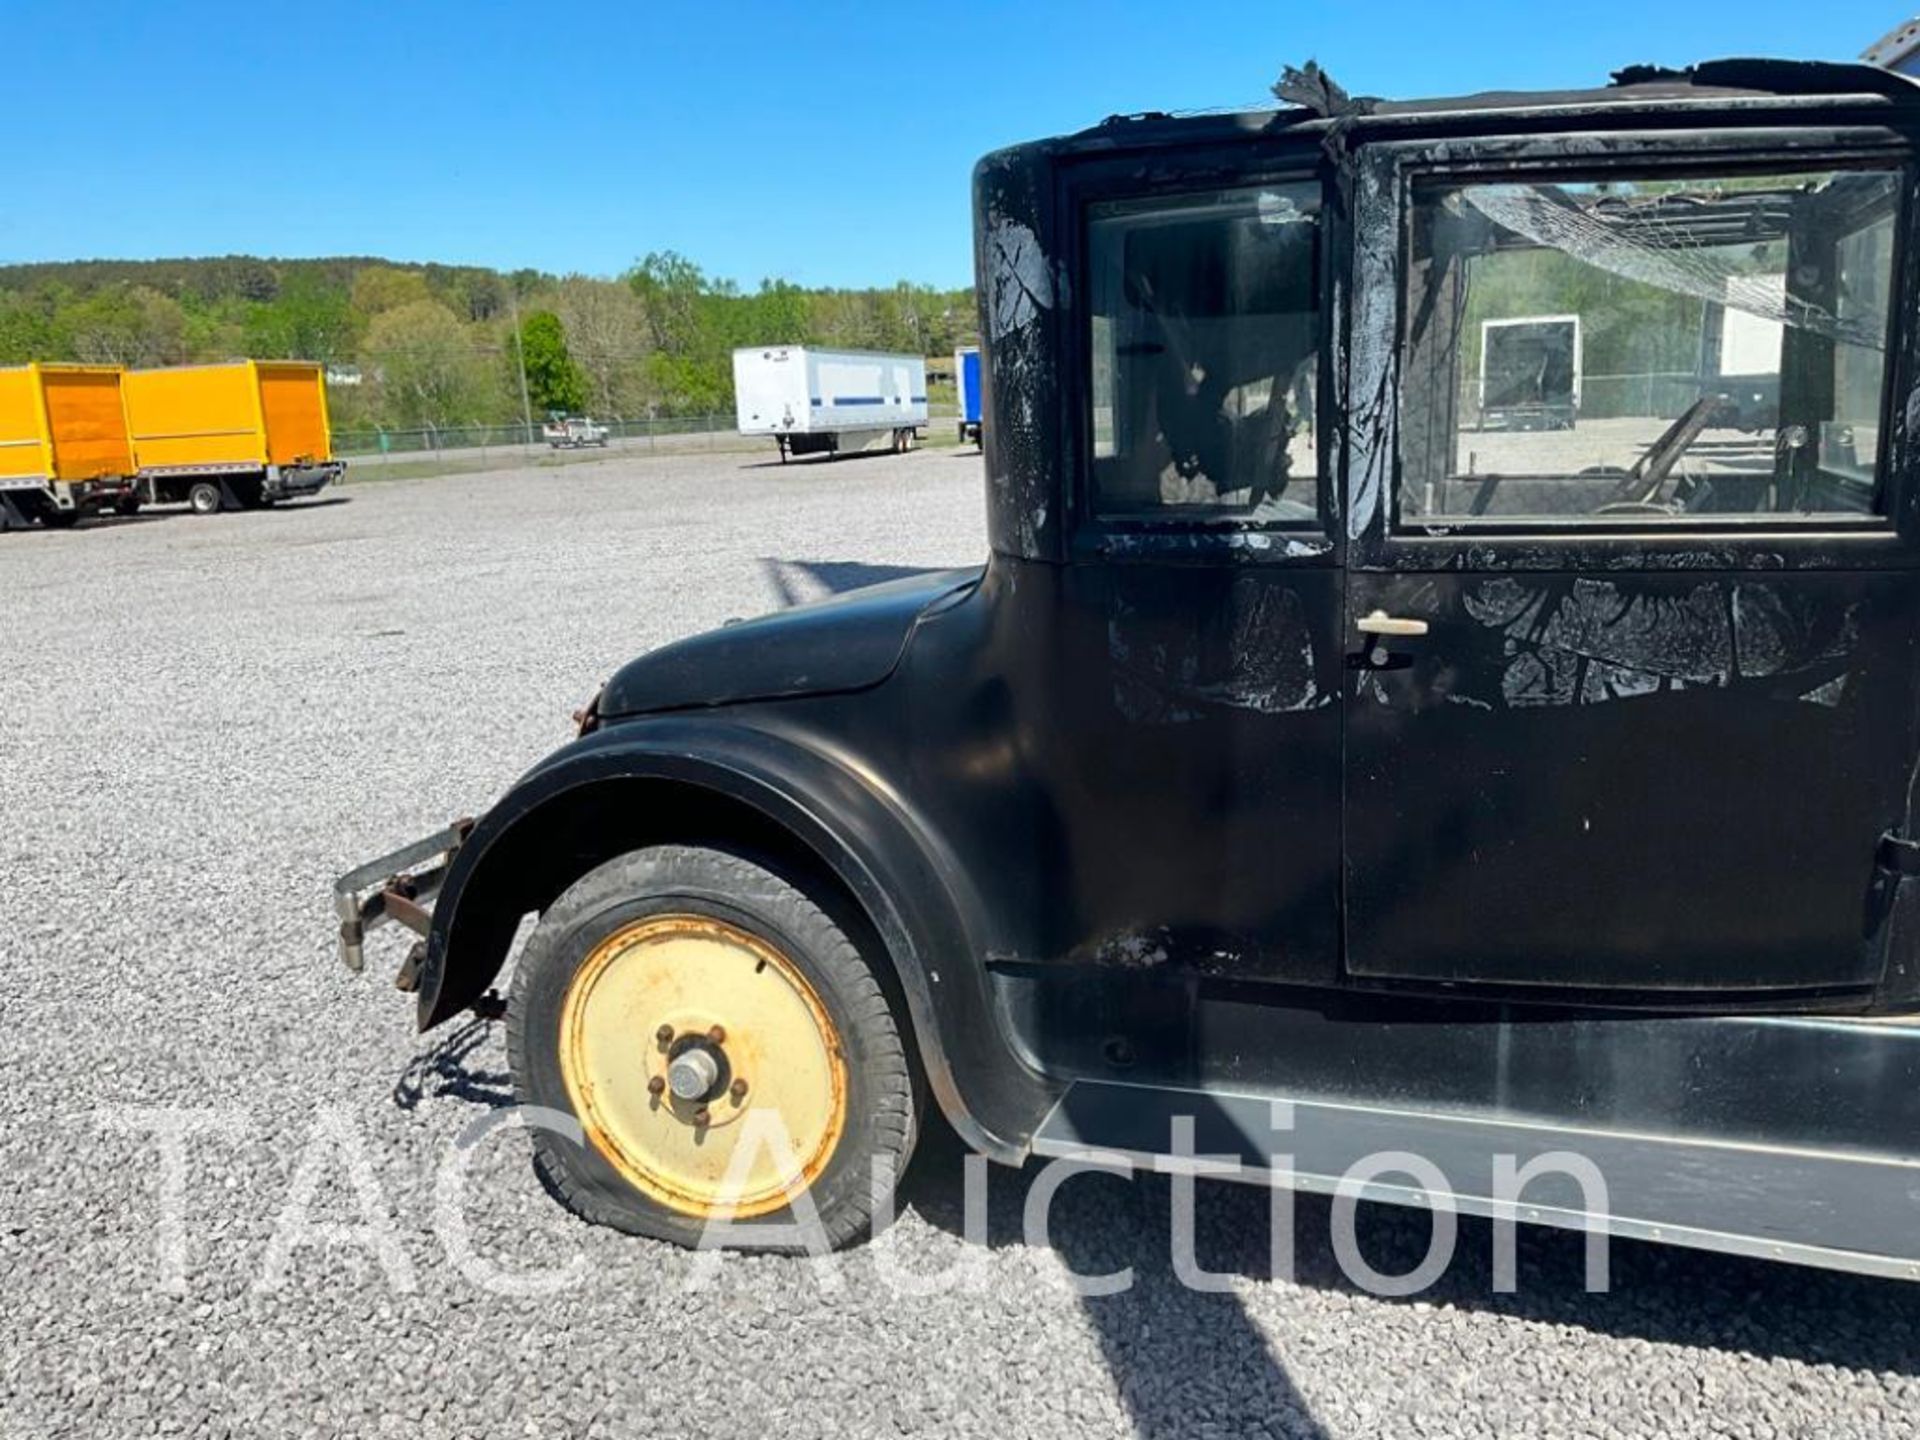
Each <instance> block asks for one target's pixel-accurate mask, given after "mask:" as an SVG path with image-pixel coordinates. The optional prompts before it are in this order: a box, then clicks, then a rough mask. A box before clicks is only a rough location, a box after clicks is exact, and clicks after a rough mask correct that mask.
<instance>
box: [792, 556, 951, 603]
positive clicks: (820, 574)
mask: <svg viewBox="0 0 1920 1440" xmlns="http://www.w3.org/2000/svg"><path fill="white" fill-rule="evenodd" d="M760 571H761V573H762V574H763V575H764V576H765V577H766V581H767V584H768V585H769V586H770V587H771V588H772V590H773V593H774V596H775V597H776V598H777V599H778V600H779V602H780V608H781V609H783V610H784V609H786V608H788V607H789V606H793V605H805V604H807V603H808V602H810V601H814V600H823V599H825V598H826V597H827V596H828V595H842V594H845V593H846V592H847V591H849V590H860V589H864V588H865V587H866V586H868V585H879V584H881V583H882V582H884V581H887V580H905V579H908V578H909V577H911V576H914V575H937V574H939V573H940V567H938V566H926V565H867V564H864V563H862V562H860V561H858V560H776V559H774V558H773V557H772V556H762V557H761V560H760ZM808 582H811V583H810V584H809V583H808Z"/></svg>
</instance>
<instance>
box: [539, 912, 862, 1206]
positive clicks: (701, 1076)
mask: <svg viewBox="0 0 1920 1440" xmlns="http://www.w3.org/2000/svg"><path fill="white" fill-rule="evenodd" d="M560 1071H561V1075H562V1078H563V1079H564V1080H565V1083H566V1087H567V1096H568V1098H569V1099H570V1100H571V1101H572V1102H573V1111H574V1114H576V1115H577V1116H579V1117H580V1124H581V1126H582V1128H583V1129H584V1130H585V1131H586V1134H587V1139H588V1141H589V1142H590V1143H591V1144H592V1145H593V1146H594V1148H595V1149H596V1150H598V1151H599V1152H600V1153H601V1155H603V1156H605V1157H606V1159H607V1161H608V1162H609V1163H610V1164H612V1165H613V1167H614V1168H615V1169H617V1170H618V1171H619V1172H620V1173H621V1175H622V1176H623V1177H625V1178H626V1180H627V1181H628V1182H629V1183H631V1184H632V1185H633V1186H634V1187H635V1188H636V1189H638V1190H640V1191H641V1192H643V1193H644V1194H646V1195H649V1196H651V1197H652V1198H653V1199H655V1200H658V1201H659V1202H660V1203H662V1204H664V1205H667V1206H670V1207H671V1208H673V1209H675V1210H678V1211H680V1212H682V1213H683V1214H688V1215H696V1216H701V1217H708V1218H744V1217H747V1216H752V1215H760V1214H765V1213H766V1212H767V1211H770V1210H777V1209H779V1208H780V1207H782V1206H784V1205H785V1204H787V1203H788V1201H789V1200H790V1199H791V1198H792V1197H793V1196H794V1195H796V1194H798V1193H799V1192H800V1191H801V1190H803V1189H804V1188H805V1187H806V1186H807V1185H809V1184H811V1183H812V1181H813V1179H814V1177H815V1176H817V1175H818V1174H819V1173H820V1171H821V1170H822V1169H823V1168H825V1166H826V1163H827V1161H828V1160H829V1159H831V1158H832V1155H833V1151H834V1147H835V1145H837V1144H838V1142H839V1139H840V1132H841V1130H842V1129H843V1128H844V1126H845V1122H846V1093H847V1086H846V1062H845V1058H844V1056H843V1055H842V1053H841V1046H840V1037H839V1034H838V1032H837V1031H836V1030H835V1028H834V1025H833V1021H832V1020H831V1019H829V1018H828V1016H827V1012H826V1007H824V1006H823V1005H822V1004H821V1003H820V997H819V996H818V995H816V994H815V993H814V990H813V987H812V986H811V985H809V984H808V983H807V980H806V977H805V976H803V975H802V974H801V973H800V971H799V970H798V969H797V968H796V967H795V966H794V964H793V962H792V961H791V960H789V959H788V958H787V957H786V956H785V955H783V954H782V953H781V952H780V951H779V950H778V949H777V948H776V947H774V946H772V945H770V944H768V943H767V942H766V941H765V940H762V939H761V938H760V937H759V936H757V935H750V934H748V933H747V932H746V931H745V930H742V929H740V928H738V927H737V926H733V925H729V924H726V923H725V922H724V921H720V920H714V919H711V918H709V917H707V916H704V915H654V916H649V917H648V918H646V919H645V920H639V921H636V922H634V923H633V924H631V925H627V926H624V927H622V928H621V929H620V930H617V931H615V932H614V933H613V934H612V935H609V936H608V937H607V938H606V939H605V940H602V941H601V942H600V943H599V944H598V945H597V946H595V947H594V950H593V953H592V954H590V955H588V956H587V958H586V962H585V963H584V964H582V965H581V967H580V970H579V972H578V973H577V974H576V975H575V976H574V978H573V981H572V983H571V984H570V985H569V986H568V987H567V994H566V999H565V1001H564V1002H563V1004H562V1006H561V1012H560ZM756 1112H757V1113H756ZM776 1122H777V1123H776Z"/></svg>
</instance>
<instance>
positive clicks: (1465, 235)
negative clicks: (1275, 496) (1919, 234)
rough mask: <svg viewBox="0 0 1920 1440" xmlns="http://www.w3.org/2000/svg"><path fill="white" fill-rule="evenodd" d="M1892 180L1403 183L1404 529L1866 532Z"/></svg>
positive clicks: (1890, 174) (1894, 191) (1879, 399)
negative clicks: (1826, 525)
mask: <svg viewBox="0 0 1920 1440" xmlns="http://www.w3.org/2000/svg"><path fill="white" fill-rule="evenodd" d="M1899 181H1900V174H1899V172H1898V171H1895V170H1892V169H1886V170H1807V171H1796V172H1791V173H1782V174H1774V175H1752V174H1748V175H1727V176H1723V177H1719V178H1701V177H1691V176H1690V177H1686V178H1678V177H1668V178H1658V177H1645V178H1638V179H1633V178H1622V177H1618V176H1616V177H1613V178H1608V179H1605V180H1601V179H1597V178H1595V179H1581V178H1577V177H1569V178H1566V179H1558V180H1551V181H1542V180H1540V179H1537V178H1530V179H1526V180H1516V181H1508V182H1489V183H1476V184H1464V185H1463V184H1459V183H1457V182H1452V181H1443V180H1437V179H1436V180H1429V181H1416V182H1415V184H1414V187H1413V190H1412V205H1411V213H1410V233H1409V236H1408V293H1407V295H1406V310H1405V314H1406V317H1407V319H1406V351H1405V355H1404V369H1403V377H1402V391H1401V456H1400V459H1401V467H1400V517H1401V519H1402V520H1403V521H1404V520H1414V521H1417V522H1420V523H1427V524H1430V523H1435V522H1439V523H1449V524H1452V523H1464V524H1469V525H1473V524H1478V525H1488V526H1500V525H1518V526H1528V527H1540V526H1560V525H1591V524H1628V525H1633V526H1635V527H1639V526H1642V525H1652V526H1659V525H1663V524H1669V525H1689V524H1697V523H1700V522H1703V521H1705V522H1724V521H1734V522H1737V521H1753V522H1765V523H1771V524H1777V523H1780V522H1781V521H1782V520H1789V521H1791V520H1809V521H1817V520H1833V519H1846V518H1857V517H1861V516H1867V515H1871V514H1874V513H1876V510H1877V508H1878V503H1879V497H1878V492H1877V487H1876V475H1877V470H1878V460H1879V455H1880V425H1881V414H1882V411H1883V408H1884V397H1885V390H1886V384H1887V372H1888V364H1887V351H1888V336H1889V323H1890V310H1891V307H1890V303H1889V302H1890V297H1891V293H1892V276H1893V256H1894V238H1895V218H1894V217H1895V208H1896V204H1897V201H1898V197H1899V194H1900V190H1901V185H1900V183H1899Z"/></svg>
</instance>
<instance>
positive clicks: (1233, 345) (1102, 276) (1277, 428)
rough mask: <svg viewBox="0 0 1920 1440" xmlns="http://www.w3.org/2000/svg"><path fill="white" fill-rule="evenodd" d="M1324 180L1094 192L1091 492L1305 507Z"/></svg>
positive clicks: (1239, 506)
mask: <svg viewBox="0 0 1920 1440" xmlns="http://www.w3.org/2000/svg"><path fill="white" fill-rule="evenodd" d="M1319 255H1320V187H1319V185H1318V184H1316V183H1310V182H1309V183H1290V184H1281V185H1263V186H1256V187H1250V188H1247V189H1238V190H1225V191H1219V192H1216V193H1212V194H1203V195H1188V196H1182V197H1179V198H1175V199H1166V198H1155V199H1148V200H1122V201H1110V202H1103V203H1099V204H1096V205H1094V206H1093V207H1092V208H1091V214H1090V216H1089V220H1088V230H1087V258H1088V275H1089V286H1090V291H1091V293H1090V296H1089V303H1088V308H1089V310H1090V312H1091V315H1092V335H1091V339H1092V345H1091V351H1092V367H1093V373H1092V377H1091V378H1092V387H1091V388H1092V396H1093V417H1092V418H1093V486H1092V489H1093V506H1094V510H1095V512H1096V513H1097V514H1100V515H1103V516H1126V515H1135V516H1138V515H1162V516H1166V515H1179V514H1183V513H1185V514H1193V515H1201V516H1204V515H1211V514H1227V515H1233V516H1236V517H1242V518H1252V519H1255V520H1261V521H1268V522H1272V523H1276V524H1287V523H1312V522H1313V521H1314V520H1315V517H1316V513H1317V503H1318V500H1317V490H1318V487H1317V485H1316V482H1315V477H1316V476H1317V474H1318V472H1319V459H1318V446H1317V441H1318V436H1317V434H1316V429H1315V404H1316V389H1317V386H1318V383H1319V345H1320V313H1319V310H1320V265H1319Z"/></svg>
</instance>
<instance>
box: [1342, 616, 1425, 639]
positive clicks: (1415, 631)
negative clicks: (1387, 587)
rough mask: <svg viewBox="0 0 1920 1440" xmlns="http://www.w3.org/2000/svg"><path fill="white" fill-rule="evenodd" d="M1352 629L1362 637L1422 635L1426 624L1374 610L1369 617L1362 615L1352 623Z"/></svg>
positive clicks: (1422, 621) (1421, 621)
mask: <svg viewBox="0 0 1920 1440" xmlns="http://www.w3.org/2000/svg"><path fill="white" fill-rule="evenodd" d="M1353 623H1354V628H1355V629H1357V630H1358V631H1359V632H1360V633H1361V634H1362V635H1424V634H1426V633H1427V622H1426V621H1424V620H1413V619H1409V618H1408V617H1406V616H1403V615H1389V614H1387V612H1386V611H1384V610H1376V611H1374V612H1373V613H1372V614H1371V615H1362V616H1361V617H1360V618H1359V619H1358V620H1356V621H1354V622H1353Z"/></svg>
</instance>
